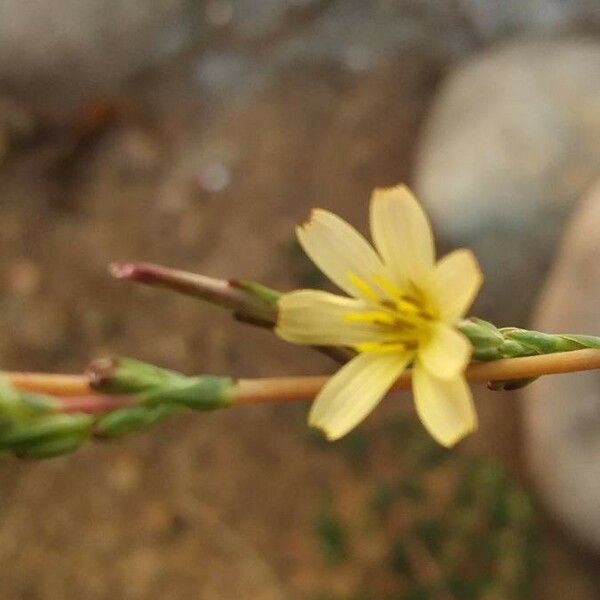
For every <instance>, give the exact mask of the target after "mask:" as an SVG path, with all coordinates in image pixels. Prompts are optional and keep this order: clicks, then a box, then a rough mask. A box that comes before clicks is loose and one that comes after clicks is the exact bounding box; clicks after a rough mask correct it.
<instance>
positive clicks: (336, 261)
mask: <svg viewBox="0 0 600 600" xmlns="http://www.w3.org/2000/svg"><path fill="white" fill-rule="evenodd" d="M296 235H297V237H298V241H299V242H300V245H301V246H302V248H303V249H304V251H305V252H306V254H308V256H309V257H310V259H311V260H312V261H313V262H314V263H315V265H317V267H319V269H320V270H321V271H322V272H323V273H324V274H325V275H326V276H327V277H328V278H329V279H331V281H333V283H335V284H336V285H337V286H338V287H339V288H340V289H342V290H344V291H345V292H346V293H348V294H350V295H351V296H357V297H363V296H364V294H362V293H361V291H360V290H359V289H358V288H357V287H356V286H355V285H354V284H353V283H352V282H351V276H352V275H353V276H354V277H359V278H360V279H362V280H364V281H367V282H371V280H372V277H373V275H381V274H384V272H385V269H384V266H383V263H382V262H381V259H380V258H379V256H377V253H376V252H375V250H374V249H373V247H372V246H371V245H370V244H369V242H367V240H365V238H364V237H363V236H362V235H361V234H360V233H358V231H356V229H354V227H352V226H351V225H349V224H348V223H346V221H344V220H343V219H341V218H340V217H338V216H337V215H334V214H333V213H331V212H329V211H327V210H323V209H319V208H317V209H315V210H313V211H312V213H311V217H310V219H309V221H308V222H307V223H305V224H304V225H303V226H302V227H298V228H297V229H296Z"/></svg>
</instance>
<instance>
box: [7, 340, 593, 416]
mask: <svg viewBox="0 0 600 600" xmlns="http://www.w3.org/2000/svg"><path fill="white" fill-rule="evenodd" d="M594 369H600V350H589V349H586V350H573V351H569V352H556V353H553V354H543V355H538V356H526V357H521V358H504V359H499V360H494V361H490V362H485V363H471V364H470V365H469V366H468V367H467V370H466V372H465V376H466V378H467V380H468V381H469V382H470V383H487V382H490V381H492V382H493V381H506V380H514V379H525V378H534V377H540V376H542V375H553V374H559V373H570V372H575V371H590V370H594ZM5 376H6V378H7V380H8V382H9V383H10V384H11V385H13V386H14V387H15V388H17V389H19V390H22V391H30V392H37V393H47V394H52V395H58V396H63V398H61V403H62V406H63V407H64V410H65V411H66V412H75V411H76V409H77V410H78V411H81V412H90V413H97V412H106V411H110V410H114V409H115V408H122V407H123V406H130V405H131V404H132V403H134V401H133V400H132V399H131V398H132V397H131V396H124V395H123V394H119V395H105V394H97V393H95V392H94V390H93V389H92V386H91V385H90V381H89V377H88V376H87V375H55V374H44V373H5ZM327 379H328V377H327V376H307V377H267V378H257V379H239V380H237V381H236V382H235V384H234V386H233V390H232V403H233V404H234V405H242V404H261V403H270V402H286V401H295V400H312V399H313V398H315V397H316V396H317V394H318V393H319V391H320V390H321V388H322V387H323V386H324V385H325V383H326V381H327ZM410 385H411V372H410V370H408V371H406V372H405V373H403V374H402V376H401V377H400V378H399V379H398V381H396V383H395V384H394V387H393V389H394V390H402V389H409V388H410ZM69 396H70V397H71V398H69Z"/></svg>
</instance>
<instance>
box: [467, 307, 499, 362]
mask: <svg viewBox="0 0 600 600" xmlns="http://www.w3.org/2000/svg"><path fill="white" fill-rule="evenodd" d="M458 328H459V329H460V331H462V333H464V334H465V335H466V336H467V337H468V338H469V341H470V342H471V344H472V345H473V358H475V359H476V360H495V359H497V358H502V353H501V349H502V345H503V344H504V341H505V340H504V337H503V336H502V333H501V332H500V331H499V329H498V328H497V327H495V326H494V325H492V323H488V321H484V320H483V319H477V318H475V317H473V318H471V319H465V320H464V321H461V322H460V323H459V324H458Z"/></svg>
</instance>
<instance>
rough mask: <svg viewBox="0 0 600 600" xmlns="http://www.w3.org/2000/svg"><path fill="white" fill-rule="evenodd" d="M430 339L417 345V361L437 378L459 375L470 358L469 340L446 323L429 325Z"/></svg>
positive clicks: (470, 347) (450, 377) (471, 349)
mask: <svg viewBox="0 0 600 600" xmlns="http://www.w3.org/2000/svg"><path fill="white" fill-rule="evenodd" d="M431 330H432V331H431V337H430V339H429V340H428V341H427V342H425V343H423V344H421V345H420V346H419V361H420V362H422V363H423V366H424V367H425V368H427V370H428V371H429V372H430V373H431V374H432V375H433V376H434V377H438V378H439V379H452V378H454V377H456V376H457V375H459V374H460V373H461V372H462V371H463V370H464V369H465V367H466V366H467V363H468V362H469V359H470V358H471V352H472V351H473V347H472V345H471V342H469V340H468V339H467V338H466V337H465V336H464V335H463V334H462V333H460V332H458V331H456V329H454V328H452V327H450V325H447V324H446V323H442V322H439V323H435V324H433V325H432V326H431Z"/></svg>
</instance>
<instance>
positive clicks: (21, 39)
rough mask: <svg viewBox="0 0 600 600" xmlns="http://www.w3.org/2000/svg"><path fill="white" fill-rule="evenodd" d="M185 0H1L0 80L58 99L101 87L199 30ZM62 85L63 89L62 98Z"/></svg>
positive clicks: (177, 46) (107, 86)
mask: <svg viewBox="0 0 600 600" xmlns="http://www.w3.org/2000/svg"><path fill="white" fill-rule="evenodd" d="M201 4H202V3H199V4H198V5H196V3H190V2H187V1H186V0H128V1H127V2H114V1H112V2H106V1H105V0H57V1H56V2H51V3H48V2H43V1H40V0H35V1H32V2H21V1H20V0H3V2H0V82H3V83H5V84H8V85H9V86H10V87H11V88H14V89H16V90H23V89H26V90H31V89H32V88H33V89H34V90H37V91H38V92H40V94H41V98H40V101H44V102H47V103H48V102H50V103H52V102H59V101H60V100H62V102H65V101H73V100H77V99H80V98H81V97H83V98H89V97H90V96H93V95H98V94H102V93H107V90H110V89H111V86H114V85H115V84H116V83H119V82H121V81H122V80H123V79H124V78H125V77H127V76H128V75H130V74H131V73H132V72H134V71H135V70H137V69H139V68H141V67H145V66H148V65H150V64H152V63H153V62H154V61H156V59H157V58H159V57H160V56H164V55H165V54H169V53H171V52H174V51H177V50H180V49H181V48H182V47H183V46H184V45H185V44H186V43H187V42H188V41H189V39H190V37H192V36H194V35H198V33H199V23H200V18H199V15H198V14H197V13H198V12H199V11H200V8H198V6H201ZM65 90H67V91H69V92H70V93H69V94H68V95H67V96H66V97H65V95H64V93H65Z"/></svg>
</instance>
